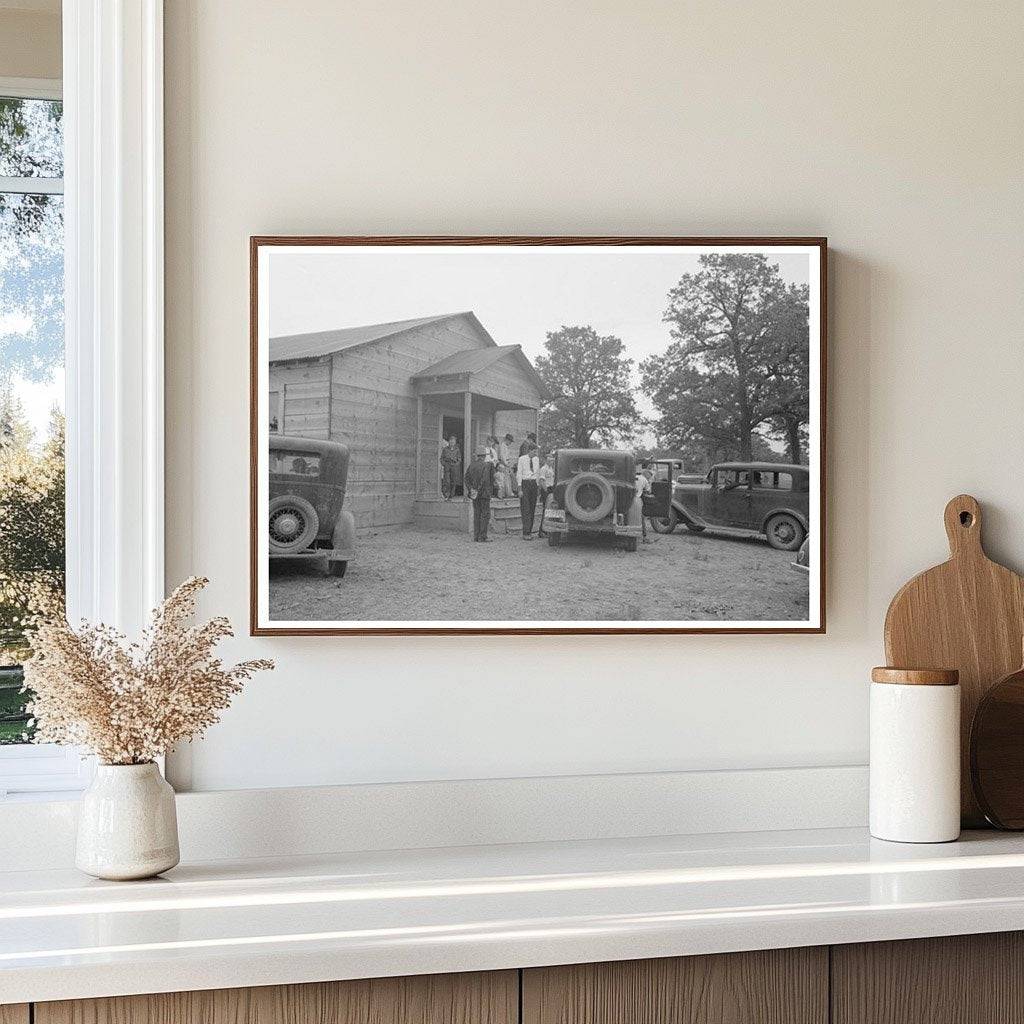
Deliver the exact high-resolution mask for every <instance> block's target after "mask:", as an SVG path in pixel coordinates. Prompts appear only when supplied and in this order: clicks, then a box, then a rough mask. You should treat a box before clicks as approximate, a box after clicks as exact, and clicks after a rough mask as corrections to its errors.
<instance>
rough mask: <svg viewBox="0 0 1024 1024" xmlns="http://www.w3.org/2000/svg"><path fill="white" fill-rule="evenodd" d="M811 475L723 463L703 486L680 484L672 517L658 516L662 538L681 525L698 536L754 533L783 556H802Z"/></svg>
mask: <svg viewBox="0 0 1024 1024" xmlns="http://www.w3.org/2000/svg"><path fill="white" fill-rule="evenodd" d="M809 509H810V470H809V468H808V467H807V466H799V465H795V464H792V463H786V462H719V463H717V464H716V465H714V466H712V467H711V469H710V470H709V471H708V474H707V476H706V477H705V478H704V479H702V480H700V481H699V482H693V481H689V480H682V481H680V480H677V481H675V482H674V483H673V486H672V501H671V504H670V508H669V511H668V514H666V515H664V516H654V517H652V518H651V525H652V526H653V527H654V529H655V530H656V531H657V532H658V533H671V532H672V531H673V530H675V528H676V527H677V526H678V525H679V524H680V523H682V524H683V525H684V526H685V527H686V528H687V529H688V530H690V531H692V532H694V533H702V532H703V531H704V530H706V529H709V528H723V529H726V530H744V531H754V532H756V533H759V534H761V535H762V536H763V537H764V538H765V539H766V540H767V541H768V543H769V544H770V545H771V546H772V547H773V548H776V549H777V550H779V551H797V550H799V549H800V546H801V545H802V544H803V543H804V541H805V540H806V538H807V532H808V529H809V518H808V516H809Z"/></svg>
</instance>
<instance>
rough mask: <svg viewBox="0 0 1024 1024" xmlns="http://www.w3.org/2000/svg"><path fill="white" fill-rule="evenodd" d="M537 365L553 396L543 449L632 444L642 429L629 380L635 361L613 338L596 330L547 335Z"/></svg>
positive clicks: (543, 425) (544, 426) (545, 416)
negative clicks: (544, 351) (629, 442)
mask: <svg viewBox="0 0 1024 1024" xmlns="http://www.w3.org/2000/svg"><path fill="white" fill-rule="evenodd" d="M544 347H545V349H546V350H547V353H546V355H542V356H538V357H537V359H536V360H535V364H536V366H537V372H538V373H539V374H540V376H541V378H542V379H543V381H544V383H545V384H546V385H547V386H548V388H549V390H550V391H551V394H552V396H553V397H552V399H551V401H550V403H549V404H548V405H547V406H545V408H544V410H543V412H542V414H541V421H540V430H541V437H542V439H543V441H544V445H545V447H551V448H557V447H568V448H590V447H592V446H594V445H605V446H612V445H616V444H622V443H624V442H626V441H628V440H629V439H630V438H632V436H633V435H634V433H635V432H636V430H637V429H638V428H639V427H640V426H641V417H640V413H639V411H638V410H637V407H636V402H635V401H634V398H633V384H632V381H631V379H630V375H631V372H632V368H633V361H632V360H631V359H627V358H626V357H625V345H623V343H622V341H621V340H620V339H619V338H616V337H615V336H614V335H610V334H609V335H604V336H601V335H599V334H598V333H597V331H595V330H594V328H593V327H590V326H589V325H588V326H585V327H566V326H562V327H561V328H560V329H559V330H557V331H549V332H548V335H547V340H546V341H545V342H544Z"/></svg>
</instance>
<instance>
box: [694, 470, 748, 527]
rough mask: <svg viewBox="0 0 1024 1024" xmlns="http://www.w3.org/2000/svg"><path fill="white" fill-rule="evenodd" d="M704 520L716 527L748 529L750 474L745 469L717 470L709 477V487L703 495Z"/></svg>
mask: <svg viewBox="0 0 1024 1024" xmlns="http://www.w3.org/2000/svg"><path fill="white" fill-rule="evenodd" d="M703 497H704V500H705V507H706V509H707V511H706V512H705V513H704V516H703V517H704V519H705V520H707V522H709V523H712V524H714V525H716V526H738V527H743V528H744V529H749V523H750V472H749V471H748V470H746V469H725V468H721V467H720V468H718V469H716V470H714V471H713V473H712V475H711V486H710V487H709V488H708V490H707V491H705V492H704V494H703Z"/></svg>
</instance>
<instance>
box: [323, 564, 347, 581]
mask: <svg viewBox="0 0 1024 1024" xmlns="http://www.w3.org/2000/svg"><path fill="white" fill-rule="evenodd" d="M347 568H348V562H328V563H327V571H328V572H329V573H330V574H331V575H332V576H337V577H338V578H339V579H340V578H341V577H342V576H344V575H345V570H346V569H347Z"/></svg>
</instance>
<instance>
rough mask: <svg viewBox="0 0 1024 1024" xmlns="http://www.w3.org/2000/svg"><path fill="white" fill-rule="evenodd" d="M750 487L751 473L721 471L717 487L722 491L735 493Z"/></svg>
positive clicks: (733, 470)
mask: <svg viewBox="0 0 1024 1024" xmlns="http://www.w3.org/2000/svg"><path fill="white" fill-rule="evenodd" d="M749 485H750V473H749V472H748V471H747V470H745V469H720V470H719V471H718V474H717V479H716V481H715V486H716V487H717V488H718V490H720V491H735V490H738V489H739V488H741V487H748V486H749Z"/></svg>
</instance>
